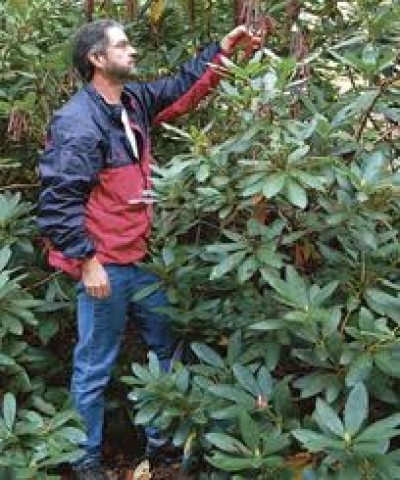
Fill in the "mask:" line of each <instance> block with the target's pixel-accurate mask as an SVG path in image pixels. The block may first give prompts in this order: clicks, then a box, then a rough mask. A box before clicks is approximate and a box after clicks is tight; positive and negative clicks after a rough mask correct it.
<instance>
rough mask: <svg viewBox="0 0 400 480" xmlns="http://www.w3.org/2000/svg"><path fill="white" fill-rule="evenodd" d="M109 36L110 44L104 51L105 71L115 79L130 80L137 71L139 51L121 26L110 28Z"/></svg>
mask: <svg viewBox="0 0 400 480" xmlns="http://www.w3.org/2000/svg"><path fill="white" fill-rule="evenodd" d="M107 36H108V39H109V44H108V46H107V48H106V51H105V52H104V63H103V71H104V73H105V74H106V75H107V76H109V77H111V78H113V79H114V80H118V81H121V82H124V81H126V80H129V79H130V78H132V77H133V76H134V75H135V73H136V62H135V58H136V56H137V51H136V50H135V49H134V48H133V47H132V45H131V44H130V42H129V40H128V37H127V36H126V34H125V32H124V31H123V30H122V29H121V28H119V27H111V28H109V29H108V30H107Z"/></svg>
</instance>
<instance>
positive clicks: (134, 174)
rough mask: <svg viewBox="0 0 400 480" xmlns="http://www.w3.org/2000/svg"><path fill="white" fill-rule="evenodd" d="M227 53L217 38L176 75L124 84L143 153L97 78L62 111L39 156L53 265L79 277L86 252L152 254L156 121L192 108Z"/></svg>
mask: <svg viewBox="0 0 400 480" xmlns="http://www.w3.org/2000/svg"><path fill="white" fill-rule="evenodd" d="M221 55H222V51H221V48H220V46H219V45H218V44H217V43H215V44H211V45H209V46H207V47H206V48H205V49H204V50H203V51H202V52H201V53H200V54H199V55H197V56H196V57H195V58H194V59H192V60H190V61H188V62H187V63H185V64H184V65H183V66H182V67H181V69H180V71H179V73H178V74H177V75H175V76H171V77H165V78H161V79H160V80H157V81H154V82H149V83H128V84H126V85H125V87H124V91H123V94H122V98H121V102H122V105H123V106H124V107H125V109H126V110H127V113H128V117H129V122H130V124H131V127H132V130H133V131H134V134H135V136H136V140H137V144H138V150H139V159H137V158H135V157H134V154H133V151H132V147H131V145H130V143H129V140H128V138H127V136H126V134H125V130H124V128H123V124H122V122H121V111H122V105H109V104H107V103H106V102H105V101H104V100H103V98H102V97H101V96H100V95H99V94H98V93H97V92H96V91H95V89H94V88H93V87H92V86H91V85H87V86H85V87H84V88H82V89H81V90H80V91H78V92H77V93H76V94H75V95H74V96H73V97H72V98H71V99H70V100H69V101H68V102H67V103H66V104H65V105H64V106H63V107H62V108H61V109H60V110H58V111H57V112H56V113H55V115H54V117H53V119H52V122H51V124H50V127H49V131H48V141H47V144H46V148H45V151H44V153H43V154H42V156H41V157H40V160H39V169H40V178H41V193H40V198H39V210H38V224H39V228H40V230H41V233H42V235H43V236H44V237H45V238H46V241H47V243H48V244H49V245H50V250H49V263H50V265H52V266H53V267H56V268H60V269H62V270H64V271H65V272H66V273H69V274H70V275H72V276H73V277H74V278H77V279H78V278H80V277H81V268H82V263H83V260H84V259H85V258H87V257H90V256H92V255H94V254H96V257H97V258H98V260H99V261H100V262H101V263H103V264H107V263H116V264H128V263H134V262H136V261H138V260H141V259H143V258H144V257H145V255H146V253H147V246H146V245H147V239H148V237H149V233H150V227H151V217H152V206H151V203H149V202H146V199H145V195H146V190H148V189H149V188H150V187H151V180H150V165H151V162H152V157H151V141H150V128H151V126H152V125H154V124H157V123H160V122H166V121H170V120H172V119H173V118H174V117H176V116H178V115H181V114H183V113H185V112H186V111H188V110H189V109H191V108H193V107H194V106H196V105H197V104H198V102H199V101H200V100H201V99H202V98H203V97H204V96H205V95H207V94H208V93H209V92H210V90H211V89H212V88H214V87H215V86H216V85H217V84H218V81H219V75H218V74H217V72H216V71H215V69H213V68H212V67H210V65H209V64H210V63H212V64H219V63H221Z"/></svg>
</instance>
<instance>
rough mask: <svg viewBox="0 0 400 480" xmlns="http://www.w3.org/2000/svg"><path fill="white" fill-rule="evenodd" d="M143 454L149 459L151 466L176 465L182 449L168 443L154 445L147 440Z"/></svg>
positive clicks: (179, 461) (180, 458) (180, 459)
mask: <svg viewBox="0 0 400 480" xmlns="http://www.w3.org/2000/svg"><path fill="white" fill-rule="evenodd" d="M144 456H145V458H147V459H148V460H149V461H150V464H151V466H152V467H154V466H164V467H166V466H170V465H177V464H180V463H181V462H182V449H180V448H177V447H174V446H173V445H171V444H170V443H164V444H163V445H161V446H156V445H154V444H152V443H150V442H149V443H148V444H147V447H146V451H145V455H144Z"/></svg>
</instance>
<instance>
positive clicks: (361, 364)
mask: <svg viewBox="0 0 400 480" xmlns="http://www.w3.org/2000/svg"><path fill="white" fill-rule="evenodd" d="M372 367H373V361H372V357H371V355H370V354H369V353H364V354H362V355H360V356H359V357H357V358H356V360H355V361H353V362H351V364H350V368H349V371H348V372H347V375H346V385H347V386H348V387H353V386H354V385H356V384H357V383H359V382H363V381H364V380H366V379H367V378H368V377H369V374H370V372H371V370H372Z"/></svg>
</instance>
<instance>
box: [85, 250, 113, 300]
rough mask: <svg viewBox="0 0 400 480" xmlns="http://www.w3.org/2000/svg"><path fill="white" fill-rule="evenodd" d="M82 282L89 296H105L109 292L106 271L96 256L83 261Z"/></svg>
mask: <svg viewBox="0 0 400 480" xmlns="http://www.w3.org/2000/svg"><path fill="white" fill-rule="evenodd" d="M82 282H83V284H84V285H85V288H86V292H87V294H88V295H90V296H91V297H94V298H106V297H108V296H109V295H110V293H111V287H110V282H109V280H108V275H107V272H106V271H105V269H104V267H103V265H102V264H101V263H100V262H99V261H98V260H97V258H96V257H92V258H89V259H88V260H85V261H84V262H83V266H82Z"/></svg>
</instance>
